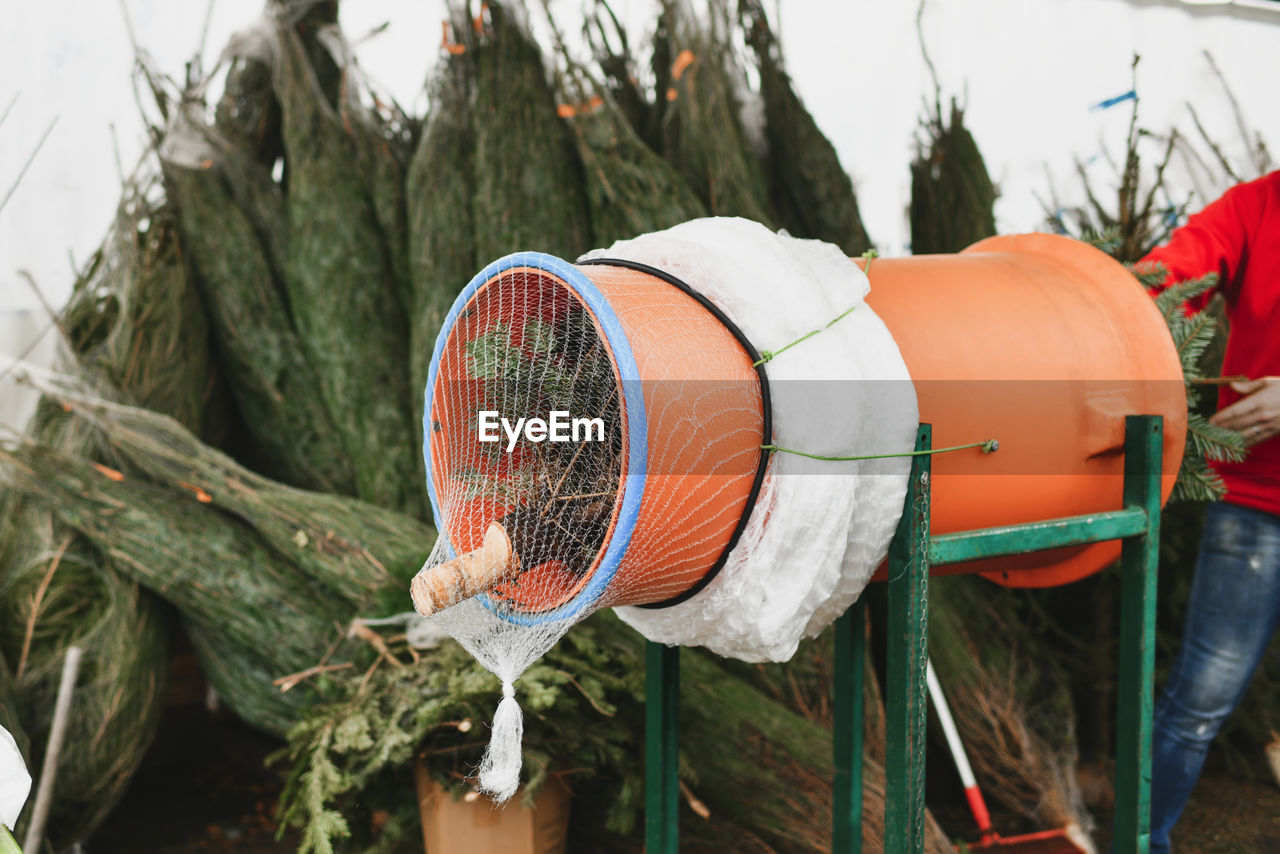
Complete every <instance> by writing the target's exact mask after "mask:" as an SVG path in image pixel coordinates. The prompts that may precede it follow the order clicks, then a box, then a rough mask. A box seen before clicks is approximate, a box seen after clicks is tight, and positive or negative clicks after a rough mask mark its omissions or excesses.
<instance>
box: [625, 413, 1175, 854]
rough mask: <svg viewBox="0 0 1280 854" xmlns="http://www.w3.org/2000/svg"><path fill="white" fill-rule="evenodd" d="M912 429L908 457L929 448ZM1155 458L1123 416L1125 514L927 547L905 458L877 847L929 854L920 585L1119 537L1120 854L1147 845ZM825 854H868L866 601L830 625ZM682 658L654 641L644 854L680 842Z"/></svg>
mask: <svg viewBox="0 0 1280 854" xmlns="http://www.w3.org/2000/svg"><path fill="white" fill-rule="evenodd" d="M931 439H932V434H931V430H930V427H929V425H927V424H922V425H920V431H919V433H918V434H917V437H916V450H924V451H927V450H929V449H930V447H931ZM1162 450H1163V441H1162V420H1161V419H1160V417H1159V416H1150V415H1131V416H1129V417H1128V418H1126V419H1125V463H1124V473H1125V478H1124V509H1122V510H1114V511H1110V512H1105V513H1093V514H1089V515H1086V516H1073V517H1067V518H1063V519H1051V520H1047V521H1044V522H1033V523H1029V524H1025V525H1006V526H1002V527H996V528H984V529H981V530H976V531H964V532H961V533H956V534H946V535H942V536H937V537H931V536H930V534H929V510H930V498H931V491H930V482H929V478H930V470H931V469H930V459H931V458H930V457H929V456H927V455H921V456H916V457H913V458H912V465H911V475H910V481H909V485H908V490H907V499H906V505H905V508H904V511H903V514H902V520H901V521H900V522H899V525H898V531H897V533H896V534H895V535H894V539H893V543H892V545H891V546H890V549H889V581H888V583H889V617H888V620H889V625H888V627H887V633H888V637H887V651H886V668H887V674H888V686H887V690H886V692H885V695H886V696H885V711H886V715H887V720H886V723H885V739H886V745H885V850H886V851H887V852H890V854H919V852H923V851H924V815H925V804H924V754H925V751H924V736H925V722H926V715H927V708H928V707H927V704H926V689H925V668H926V662H927V654H928V640H929V634H928V629H929V613H928V584H929V569H930V567H931V566H940V565H944V564H951V563H962V562H965V561H971V560H979V559H983V558H992V557H1001V556H1004V555H1015V554H1027V553H1029V552H1035V551H1041V550H1045V549H1054V548H1061V547H1063V546H1074V545H1083V544H1087V543H1096V542H1101V541H1103V540H1114V539H1120V540H1123V551H1122V557H1121V573H1122V578H1123V580H1122V588H1121V609H1120V686H1121V693H1120V697H1119V703H1118V711H1117V734H1116V744H1117V755H1116V826H1115V836H1114V843H1113V844H1114V850H1115V852H1116V854H1147V850H1148V842H1149V835H1150V794H1151V713H1152V706H1153V689H1152V673H1153V670H1154V657H1155V602H1156V565H1157V558H1158V548H1159V542H1160V475H1161V465H1160V463H1161V454H1162ZM835 631H836V662H835V666H836V675H835V709H834V719H835V725H834V730H835V731H834V733H833V743H834V750H835V757H834V758H835V778H834V780H833V786H832V789H833V792H832V794H833V798H834V804H833V810H832V818H833V821H832V851H833V852H834V854H861V850H862V732H863V726H862V724H863V721H862V717H863V706H862V696H863V694H862V686H863V679H864V672H863V669H864V664H863V663H864V661H865V653H866V646H865V644H866V616H865V610H864V607H863V605H862V603H861V602H859V603H857V604H855V605H854V607H853V608H851V609H849V611H848V612H846V613H845V614H844V616H842V617H841V618H840V619H839V620H838V621H837V622H836V629H835ZM678 666H679V658H678V651H677V650H674V649H668V648H666V647H662V646H658V645H655V644H649V649H648V663H647V679H648V683H647V684H648V691H649V693H648V697H647V700H646V717H645V738H646V741H647V747H646V765H645V785H646V810H647V812H646V816H645V839H646V851H647V852H648V854H674V852H675V851H676V850H677V846H678V844H679V834H678V823H677V808H678V802H677V795H678V791H677V785H678V783H677V779H676V770H677V769H676V694H677V691H678V680H679V673H678Z"/></svg>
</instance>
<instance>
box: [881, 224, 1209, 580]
mask: <svg viewBox="0 0 1280 854" xmlns="http://www.w3.org/2000/svg"><path fill="white" fill-rule="evenodd" d="M869 276H870V279H871V295H870V296H869V297H868V299H867V302H868V304H869V305H870V306H871V307H872V308H873V309H875V311H876V313H877V314H879V315H880V317H881V319H882V320H884V322H885V324H886V325H887V326H888V327H889V330H890V331H891V332H892V333H893V337H894V340H895V341H896V342H897V344H898V348H899V349H900V350H901V352H902V357H903V359H904V360H905V361H906V363H907V367H908V369H909V370H910V372H911V379H912V382H913V384H914V385H915V389H916V395H917V398H918V400H919V405H920V420H921V421H925V422H929V423H931V424H932V425H933V441H934V445H935V447H946V446H948V445H953V444H960V443H963V442H969V441H973V440H974V439H975V438H985V437H989V436H993V437H996V438H998V439H999V441H1000V450H999V452H998V453H994V454H988V455H985V456H979V455H976V454H941V455H938V456H937V457H935V458H934V460H933V487H932V488H933V516H932V523H931V524H932V530H933V532H934V533H937V534H945V533H950V532H954V531H962V530H968V529H973V528H982V527H990V526H994V525H1007V524H1016V523H1022V522H1032V521H1036V520H1041V519H1050V518H1055V517H1061V516H1075V515H1080V514H1086V513H1091V512H1099V511H1106V510H1118V509H1120V508H1121V507H1122V506H1123V503H1122V496H1121V490H1122V482H1123V474H1124V472H1123V467H1124V461H1123V455H1122V450H1123V442H1124V418H1125V416H1126V415H1131V414H1144V415H1162V416H1164V458H1163V477H1162V498H1163V499H1165V500H1167V499H1168V497H1169V493H1170V492H1171V491H1172V490H1173V484H1174V481H1175V480H1176V478H1177V472H1178V466H1179V464H1180V463H1181V461H1182V451H1183V446H1184V443H1185V440H1186V429H1187V401H1186V391H1185V387H1184V385H1183V379H1182V368H1181V365H1180V363H1179V360H1178V354H1177V353H1176V352H1175V350H1174V347H1173V342H1172V340H1171V339H1170V337H1169V331H1168V328H1167V327H1166V325H1165V323H1164V320H1163V319H1162V318H1161V316H1160V313H1159V311H1157V310H1156V308H1155V305H1154V303H1153V301H1152V300H1151V298H1150V297H1149V296H1148V295H1147V293H1146V292H1145V291H1144V290H1143V289H1142V288H1141V287H1140V286H1139V284H1138V283H1137V281H1136V280H1135V278H1134V277H1133V275H1132V274H1131V273H1129V271H1128V270H1126V269H1125V268H1124V267H1123V266H1122V265H1120V264H1119V263H1117V262H1116V261H1114V260H1112V259H1111V258H1110V257H1108V256H1107V255H1106V254H1104V253H1103V252H1100V251H1099V250H1097V249H1095V248H1093V247H1091V246H1088V245H1086V244H1084V243H1081V242H1079V241H1076V240H1072V239H1069V238H1066V237H1060V236H1056V235H1050V234H1026V235H1017V236H1008V237H992V238H989V239H987V240H983V241H980V242H979V243H976V244H974V245H973V246H970V247H969V248H968V249H966V250H964V251H963V252H961V253H959V254H957V255H920V256H915V257H911V258H894V259H877V260H876V261H875V262H874V263H872V265H871V268H870V271H869ZM1119 555H1120V544H1119V543H1118V542H1106V543H1098V544H1094V545H1088V546H1079V547H1073V548H1066V549H1056V550H1052V551H1045V552H1037V553H1034V554H1030V555H1019V556H1016V557H1009V558H1001V559H997V560H989V561H980V562H974V563H966V564H957V565H954V566H949V567H943V568H942V571H943V572H981V573H983V574H984V575H986V576H987V577H988V578H991V579H992V580H994V581H998V582H1000V583H1002V584H1008V585H1012V586H1023V587H1047V586H1052V585H1058V584H1066V583H1068V582H1071V581H1075V580H1077V579H1079V578H1083V577H1084V576H1087V575H1089V574H1092V573H1094V572H1097V571H1098V570H1100V569H1102V568H1103V567H1105V566H1107V565H1108V564H1110V563H1111V562H1113V561H1114V560H1116V559H1117V558H1118V557H1119ZM882 573H883V570H882Z"/></svg>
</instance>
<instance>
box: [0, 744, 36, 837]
mask: <svg viewBox="0 0 1280 854" xmlns="http://www.w3.org/2000/svg"><path fill="white" fill-rule="evenodd" d="M30 793H31V774H30V773H28V772H27V764H26V763H25V762H23V761H22V753H21V751H19V750H18V743H17V742H16V741H14V740H13V736H12V735H10V734H9V731H8V730H7V729H5V728H4V727H2V726H0V824H4V826H5V827H8V828H9V829H11V830H12V829H13V826H14V825H15V824H17V822H18V816H19V815H20V814H21V813H22V807H23V805H25V804H26V802H27V795H29V794H30Z"/></svg>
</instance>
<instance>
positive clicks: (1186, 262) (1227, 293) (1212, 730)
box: [1142, 171, 1280, 854]
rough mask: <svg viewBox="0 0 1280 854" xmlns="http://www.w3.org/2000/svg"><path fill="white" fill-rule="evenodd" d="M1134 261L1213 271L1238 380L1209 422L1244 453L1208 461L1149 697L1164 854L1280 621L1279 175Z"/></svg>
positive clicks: (1158, 836)
mask: <svg viewBox="0 0 1280 854" xmlns="http://www.w3.org/2000/svg"><path fill="white" fill-rule="evenodd" d="M1142 264H1144V265H1150V264H1160V265H1162V266H1163V267H1164V268H1165V269H1167V270H1168V271H1169V274H1168V276H1167V277H1166V278H1165V280H1164V286H1168V285H1170V284H1173V283H1174V282H1180V281H1185V280H1187V279H1194V278H1198V277H1200V276H1202V275H1204V274H1205V273H1211V272H1214V273H1217V274H1218V284H1217V286H1216V290H1217V291H1218V292H1219V293H1221V294H1222V296H1223V298H1224V300H1225V301H1226V306H1227V319H1228V321H1229V323H1230V332H1229V333H1228V336H1227V352H1226V356H1225V358H1224V360H1223V366H1222V373H1223V374H1224V375H1225V376H1237V375H1239V376H1243V377H1246V378H1247V379H1244V380H1240V381H1238V382H1233V383H1231V384H1230V385H1228V386H1223V387H1222V389H1221V391H1220V393H1219V398H1218V406H1219V408H1218V412H1217V413H1216V414H1215V415H1214V416H1213V418H1212V419H1211V420H1212V421H1213V422H1214V423H1215V424H1218V425H1221V426H1223V427H1227V428H1229V429H1231V430H1236V431H1238V432H1240V433H1241V434H1242V435H1243V436H1244V441H1245V444H1246V445H1248V446H1249V452H1248V455H1247V456H1246V457H1245V459H1244V461H1243V462H1239V463H1226V462H1221V463H1215V467H1216V468H1217V470H1218V473H1219V474H1220V475H1221V476H1222V480H1223V482H1224V483H1225V484H1226V487H1227V494H1226V496H1225V497H1224V498H1223V500H1222V501H1220V502H1217V503H1215V504H1212V505H1210V506H1209V508H1208V510H1207V512H1206V515H1205V523H1204V529H1203V532H1202V534H1201V539H1200V551H1199V554H1198V556H1197V559H1196V569H1195V578H1194V580H1193V582H1192V588H1191V598H1190V600H1189V602H1188V605H1187V618H1186V622H1185V624H1184V625H1183V635H1182V646H1181V648H1180V649H1179V651H1178V655H1177V658H1176V659H1175V660H1174V664H1173V669H1172V670H1171V671H1170V673H1169V679H1168V681H1167V682H1166V684H1165V686H1164V688H1163V690H1162V691H1161V694H1160V697H1159V699H1158V700H1157V702H1156V711H1155V721H1154V725H1153V736H1152V753H1151V847H1150V850H1151V852H1152V854H1163V852H1167V851H1169V831H1170V829H1171V828H1172V827H1173V826H1174V824H1175V823H1176V822H1177V820H1178V817H1179V816H1180V815H1181V814H1182V810H1183V807H1185V806H1186V803H1187V799H1188V797H1189V796H1190V794H1191V790H1192V788H1193V787H1194V786H1195V783H1196V780H1197V778H1198V777H1199V776H1200V769H1201V767H1202V766H1203V765H1204V758H1205V755H1206V754H1207V752H1208V750H1209V744H1210V742H1212V741H1213V738H1214V736H1216V735H1217V733H1218V731H1219V730H1220V729H1221V728H1222V724H1223V723H1224V722H1225V721H1226V719H1227V718H1228V717H1229V716H1230V714H1231V713H1232V711H1234V710H1235V707H1236V705H1237V704H1238V703H1239V702H1240V698H1241V697H1242V696H1244V692H1245V689H1246V688H1247V687H1248V685H1249V681H1250V679H1251V678H1252V677H1253V672H1254V670H1255V669H1256V668H1257V666H1258V662H1259V661H1261V659H1262V656H1263V653H1264V652H1265V651H1266V648H1267V646H1268V644H1269V643H1270V641H1271V638H1272V636H1273V635H1274V634H1275V631H1276V628H1277V626H1278V625H1280V440H1278V439H1276V436H1277V435H1278V434H1280V171H1277V172H1272V173H1271V174H1269V175H1266V176H1264V177H1262V178H1259V179H1258V180H1256V181H1251V182H1249V183H1246V184H1240V185H1238V186H1236V187H1233V188H1232V189H1230V190H1228V191H1227V192H1226V193H1225V194H1224V195H1223V196H1222V198H1220V199H1218V200H1217V201H1215V202H1214V203H1213V204H1211V205H1209V206H1208V207H1206V208H1205V209H1204V210H1203V211H1201V212H1200V213H1198V214H1196V215H1194V216H1192V217H1191V218H1190V219H1189V220H1188V222H1187V224H1186V225H1184V226H1183V227H1181V228H1179V229H1178V230H1177V231H1175V232H1174V233H1173V235H1172V237H1171V238H1170V240H1169V242H1168V244H1167V245H1165V246H1163V247H1160V248H1158V249H1155V250H1153V251H1152V252H1151V253H1150V254H1148V255H1147V256H1146V258H1144V259H1143V261H1142ZM1211 295H1212V292H1210V293H1209V294H1205V295H1204V296H1203V297H1199V298H1197V300H1195V301H1193V304H1192V306H1191V307H1192V308H1197V309H1198V308H1203V307H1204V304H1205V303H1206V302H1207V301H1208V299H1209V297H1210V296H1211Z"/></svg>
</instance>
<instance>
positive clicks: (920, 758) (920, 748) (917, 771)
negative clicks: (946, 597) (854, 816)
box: [910, 471, 929, 851]
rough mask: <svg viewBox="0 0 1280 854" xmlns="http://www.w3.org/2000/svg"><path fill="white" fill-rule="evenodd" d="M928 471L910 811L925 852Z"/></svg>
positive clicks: (922, 499)
mask: <svg viewBox="0 0 1280 854" xmlns="http://www.w3.org/2000/svg"><path fill="white" fill-rule="evenodd" d="M928 496H929V472H928V471H923V472H921V473H920V488H919V490H917V493H916V506H915V513H916V519H917V520H918V524H917V528H918V530H919V539H918V541H917V543H916V548H917V558H918V560H919V561H920V562H921V563H922V564H923V566H921V567H919V569H918V571H919V572H920V578H919V585H918V595H919V597H920V599H919V609H920V622H919V625H918V626H917V633H916V637H917V638H918V639H919V640H918V645H917V648H916V662H915V664H916V667H915V678H916V685H915V696H916V697H917V698H918V700H919V702H918V703H917V706H918V708H917V711H916V720H915V722H914V726H913V728H912V733H911V750H912V755H913V756H914V757H916V758H915V762H914V765H915V768H914V779H913V780H912V786H913V791H914V792H916V793H917V794H919V795H920V797H918V798H913V803H912V808H911V828H910V834H911V837H912V843H913V844H912V847H911V850H914V851H921V850H923V835H924V812H925V806H924V797H923V793H924V751H925V743H924V739H925V727H926V726H927V724H928V710H929V706H928V703H926V702H925V699H924V698H925V697H926V696H927V695H926V691H927V690H928V688H927V684H926V668H927V666H928V661H929V648H928V634H927V631H928V627H929V498H928Z"/></svg>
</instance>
